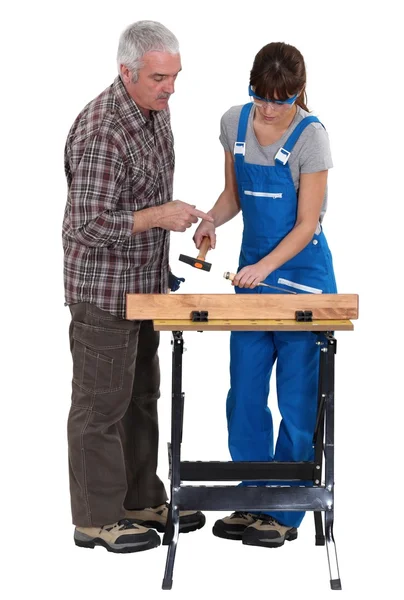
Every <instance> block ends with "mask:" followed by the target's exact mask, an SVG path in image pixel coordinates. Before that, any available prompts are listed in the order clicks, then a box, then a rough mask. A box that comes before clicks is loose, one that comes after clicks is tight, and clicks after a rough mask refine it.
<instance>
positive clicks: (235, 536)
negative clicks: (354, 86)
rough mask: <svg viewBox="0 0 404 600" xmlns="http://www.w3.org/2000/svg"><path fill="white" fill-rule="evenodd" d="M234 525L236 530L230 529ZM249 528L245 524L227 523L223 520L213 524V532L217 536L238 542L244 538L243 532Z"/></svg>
mask: <svg viewBox="0 0 404 600" xmlns="http://www.w3.org/2000/svg"><path fill="white" fill-rule="evenodd" d="M229 527H232V528H233V529H234V531H232V530H231V529H229ZM246 529H247V527H244V526H243V525H226V523H223V521H220V520H219V521H216V523H215V524H214V525H213V528H212V533H213V535H215V536H216V537H219V538H222V539H224V540H234V541H236V542H240V541H241V540H242V539H243V533H244V531H245V530H246Z"/></svg>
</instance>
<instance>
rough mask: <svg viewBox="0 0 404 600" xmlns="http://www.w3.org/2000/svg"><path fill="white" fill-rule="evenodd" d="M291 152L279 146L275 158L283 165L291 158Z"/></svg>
mask: <svg viewBox="0 0 404 600" xmlns="http://www.w3.org/2000/svg"><path fill="white" fill-rule="evenodd" d="M289 156H290V152H289V151H288V150H285V148H279V150H278V152H277V153H276V154H275V160H279V161H280V162H281V163H282V164H283V165H286V163H287V162H288V160H289Z"/></svg>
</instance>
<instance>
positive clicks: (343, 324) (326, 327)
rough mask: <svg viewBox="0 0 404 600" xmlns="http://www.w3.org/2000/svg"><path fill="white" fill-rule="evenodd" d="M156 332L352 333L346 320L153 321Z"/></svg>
mask: <svg viewBox="0 0 404 600" xmlns="http://www.w3.org/2000/svg"><path fill="white" fill-rule="evenodd" d="M153 326H154V329H155V330H156V331H352V330H353V328H354V327H353V323H352V322H351V321H348V320H338V321H334V320H331V319H329V320H325V321H324V320H318V321H313V322H312V323H305V322H300V323H299V322H297V321H293V320H281V319H273V320H269V319H260V320H257V321H253V320H249V319H239V320H236V319H234V320H231V319H226V320H225V319H213V320H212V321H208V322H205V323H203V322H201V323H193V322H192V321H190V320H189V319H188V320H178V319H171V320H160V319H159V320H154V321H153Z"/></svg>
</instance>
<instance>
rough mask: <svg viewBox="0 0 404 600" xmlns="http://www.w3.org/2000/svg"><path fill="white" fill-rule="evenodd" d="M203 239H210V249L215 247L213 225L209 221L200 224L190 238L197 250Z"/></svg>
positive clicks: (214, 229)
mask: <svg viewBox="0 0 404 600" xmlns="http://www.w3.org/2000/svg"><path fill="white" fill-rule="evenodd" d="M204 237H208V238H209V239H210V247H211V248H212V249H213V248H214V247H215V246H216V228H215V225H214V223H209V221H201V222H200V224H199V226H198V227H197V229H196V231H195V234H194V237H193V238H192V239H193V240H194V242H195V246H196V247H197V248H199V247H200V245H201V242H202V240H203V238H204Z"/></svg>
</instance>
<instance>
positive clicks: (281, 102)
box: [248, 85, 299, 110]
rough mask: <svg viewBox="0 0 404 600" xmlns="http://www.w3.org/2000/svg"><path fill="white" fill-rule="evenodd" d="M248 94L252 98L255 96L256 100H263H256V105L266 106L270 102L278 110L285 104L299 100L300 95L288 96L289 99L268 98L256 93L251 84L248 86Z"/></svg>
mask: <svg viewBox="0 0 404 600" xmlns="http://www.w3.org/2000/svg"><path fill="white" fill-rule="evenodd" d="M248 95H249V96H251V97H252V98H254V100H260V101H261V102H255V101H254V104H255V106H265V105H268V104H270V105H271V106H272V107H273V108H275V109H278V110H279V109H281V108H282V107H284V106H285V105H286V106H287V105H289V106H290V105H291V104H293V103H294V102H295V101H296V100H297V98H298V96H299V94H295V95H294V96H292V97H291V98H287V100H268V98H262V97H261V96H258V94H256V93H255V92H254V90H253V89H252V87H251V85H250V86H248ZM263 102H265V104H262V103H263Z"/></svg>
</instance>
